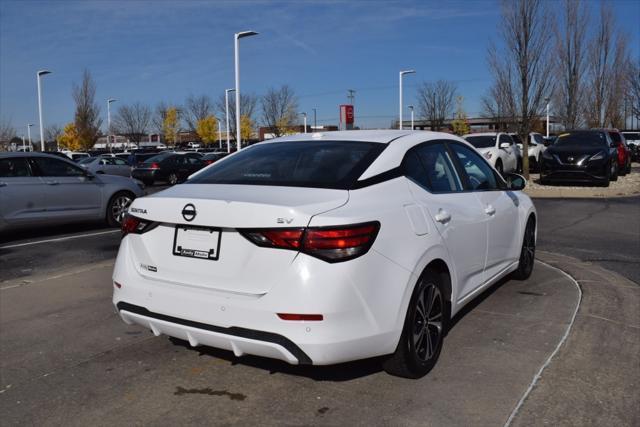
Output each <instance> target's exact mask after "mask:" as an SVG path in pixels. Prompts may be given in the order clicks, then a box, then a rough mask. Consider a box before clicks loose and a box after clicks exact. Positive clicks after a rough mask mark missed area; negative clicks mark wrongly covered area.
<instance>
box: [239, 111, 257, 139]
mask: <svg viewBox="0 0 640 427" xmlns="http://www.w3.org/2000/svg"><path fill="white" fill-rule="evenodd" d="M254 128H255V125H254V123H253V120H251V117H249V116H246V115H244V114H243V115H242V116H241V117H240V136H241V138H242V140H243V141H249V140H250V139H251V138H253V130H254Z"/></svg>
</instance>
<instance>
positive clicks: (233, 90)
mask: <svg viewBox="0 0 640 427" xmlns="http://www.w3.org/2000/svg"><path fill="white" fill-rule="evenodd" d="M224 91H225V92H227V93H229V92H235V91H236V90H235V88H232V89H225V90H224Z"/></svg>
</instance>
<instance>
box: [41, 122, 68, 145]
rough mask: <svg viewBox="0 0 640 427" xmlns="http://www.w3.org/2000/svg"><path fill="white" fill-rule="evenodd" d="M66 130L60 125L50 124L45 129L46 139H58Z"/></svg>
mask: <svg viewBox="0 0 640 427" xmlns="http://www.w3.org/2000/svg"><path fill="white" fill-rule="evenodd" d="M63 132H64V130H63V129H62V127H61V126H59V125H49V126H47V127H46V128H45V129H44V139H45V140H46V141H53V142H55V141H57V140H58V137H59V136H60V135H62V133H63Z"/></svg>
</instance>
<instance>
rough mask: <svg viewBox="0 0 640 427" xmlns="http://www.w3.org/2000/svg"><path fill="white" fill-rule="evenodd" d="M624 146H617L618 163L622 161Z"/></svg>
mask: <svg viewBox="0 0 640 427" xmlns="http://www.w3.org/2000/svg"><path fill="white" fill-rule="evenodd" d="M624 154H625V153H624V146H623V145H622V144H620V145H618V160H619V161H621V162H622V161H623V160H624Z"/></svg>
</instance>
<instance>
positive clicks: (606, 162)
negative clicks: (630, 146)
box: [540, 130, 618, 187]
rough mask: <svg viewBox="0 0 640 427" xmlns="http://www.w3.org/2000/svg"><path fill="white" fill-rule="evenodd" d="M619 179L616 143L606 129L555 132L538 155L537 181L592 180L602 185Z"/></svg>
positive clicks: (606, 185) (544, 182) (545, 182)
mask: <svg viewBox="0 0 640 427" xmlns="http://www.w3.org/2000/svg"><path fill="white" fill-rule="evenodd" d="M617 179H618V150H617V145H616V144H615V143H614V142H613V140H612V139H611V136H610V135H609V132H608V131H605V130H577V131H568V132H565V133H562V134H560V135H558V138H557V139H556V141H555V143H554V144H553V145H550V146H549V147H548V148H547V149H546V150H545V151H544V152H543V153H542V155H541V156H540V182H541V183H542V184H547V183H551V182H558V181H565V182H593V183H597V184H599V185H602V186H604V187H608V186H609V181H616V180H617Z"/></svg>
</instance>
